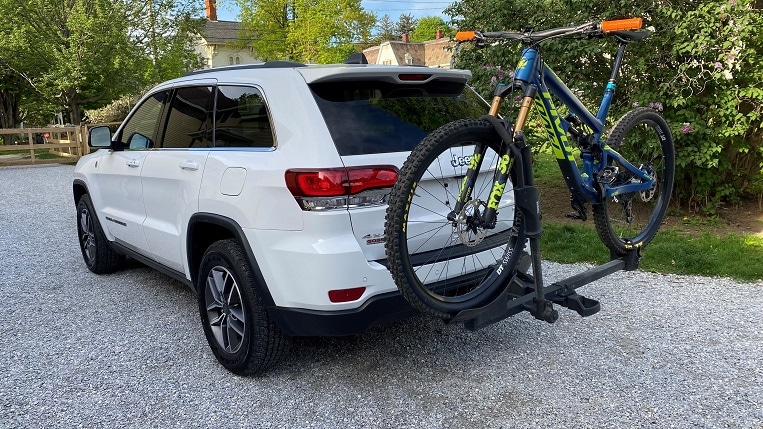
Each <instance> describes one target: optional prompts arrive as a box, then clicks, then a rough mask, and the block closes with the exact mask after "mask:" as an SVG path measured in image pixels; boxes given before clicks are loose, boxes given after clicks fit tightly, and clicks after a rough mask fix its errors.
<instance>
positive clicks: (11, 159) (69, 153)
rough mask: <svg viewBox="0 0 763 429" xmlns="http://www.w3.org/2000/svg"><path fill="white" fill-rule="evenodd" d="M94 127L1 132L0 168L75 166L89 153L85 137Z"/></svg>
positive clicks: (81, 126) (19, 129) (21, 129)
mask: <svg viewBox="0 0 763 429" xmlns="http://www.w3.org/2000/svg"><path fill="white" fill-rule="evenodd" d="M99 125H100V124H99ZM103 125H111V126H113V125H118V123H117V124H103ZM94 126H95V125H80V126H68V127H47V128H13V129H0V143H2V144H0V166H7V165H31V164H50V163H64V162H76V161H77V160H78V159H79V158H80V157H81V156H83V155H87V154H88V153H90V148H89V147H88V145H87V133H88V129H89V128H91V127H94ZM112 128H113V127H112Z"/></svg>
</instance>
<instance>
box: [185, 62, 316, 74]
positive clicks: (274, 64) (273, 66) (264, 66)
mask: <svg viewBox="0 0 763 429" xmlns="http://www.w3.org/2000/svg"><path fill="white" fill-rule="evenodd" d="M295 67H307V66H306V65H305V64H302V63H298V62H294V61H267V62H264V63H256V64H237V65H234V66H222V67H211V68H208V69H200V70H194V71H190V72H188V73H186V74H185V75H184V76H194V75H199V74H204V73H212V72H219V71H228V70H248V69H251V70H256V69H280V68H295Z"/></svg>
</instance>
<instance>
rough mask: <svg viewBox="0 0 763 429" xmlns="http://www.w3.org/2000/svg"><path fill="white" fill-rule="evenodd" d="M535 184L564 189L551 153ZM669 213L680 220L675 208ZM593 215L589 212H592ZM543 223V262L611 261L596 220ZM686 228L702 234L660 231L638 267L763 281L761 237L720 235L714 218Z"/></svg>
mask: <svg viewBox="0 0 763 429" xmlns="http://www.w3.org/2000/svg"><path fill="white" fill-rule="evenodd" d="M533 173H534V174H535V179H536V180H535V184H536V186H538V187H539V188H540V189H541V193H543V189H544V188H545V189H549V188H559V189H564V187H565V184H564V180H563V179H562V177H561V174H560V173H559V167H558V165H557V162H556V159H555V158H554V156H553V154H551V152H550V151H549V150H548V149H545V150H540V151H538V152H536V153H535V156H534V163H533ZM669 212H670V213H669V214H670V215H672V216H680V215H681V210H680V209H677V208H675V207H671V208H670V210H669ZM589 214H590V211H589ZM548 219H549V218H548V217H546V218H544V224H543V227H544V233H543V235H542V236H541V254H542V256H543V258H544V259H547V260H551V261H555V262H562V263H574V262H592V263H596V264H603V263H605V262H607V261H609V250H607V248H606V247H604V245H603V244H602V243H601V240H599V236H598V234H596V230H595V229H594V226H593V219H589V220H588V221H587V222H585V223H576V224H573V225H570V224H564V225H562V224H560V223H554V222H553V221H549V220H548ZM683 223H684V224H686V225H688V226H691V227H692V228H691V229H692V230H695V231H697V230H698V231H699V232H691V233H689V232H686V231H681V230H679V229H678V227H673V229H666V228H663V229H661V230H660V231H659V232H658V233H657V236H656V237H655V238H654V240H652V242H651V243H650V244H649V245H647V246H646V248H645V249H644V250H643V253H642V259H641V261H640V264H639V266H640V268H641V269H643V270H647V271H654V272H660V273H675V274H689V275H702V276H721V277H731V278H734V279H736V280H740V281H756V280H761V279H763V238H759V237H756V236H752V235H750V236H740V235H735V234H725V235H723V233H721V234H719V233H718V231H719V229H720V228H722V227H721V226H720V222H719V220H718V219H715V218H700V217H696V216H686V217H684V218H683Z"/></svg>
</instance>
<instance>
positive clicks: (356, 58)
mask: <svg viewBox="0 0 763 429" xmlns="http://www.w3.org/2000/svg"><path fill="white" fill-rule="evenodd" d="M344 63H345V64H368V58H366V56H365V55H363V53H362V52H358V53H355V54H352V55H350V56H349V57H348V58H347V61H345V62H344Z"/></svg>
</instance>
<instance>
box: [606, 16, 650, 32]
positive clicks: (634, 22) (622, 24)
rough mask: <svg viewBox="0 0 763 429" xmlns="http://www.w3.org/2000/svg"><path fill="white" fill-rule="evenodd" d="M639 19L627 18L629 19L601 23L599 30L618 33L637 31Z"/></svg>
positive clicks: (639, 25)
mask: <svg viewBox="0 0 763 429" xmlns="http://www.w3.org/2000/svg"><path fill="white" fill-rule="evenodd" d="M641 24H642V20H641V18H629V19H617V20H614V21H603V22H602V23H601V30H602V31H604V32H608V31H620V30H637V29H639V28H641Z"/></svg>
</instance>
